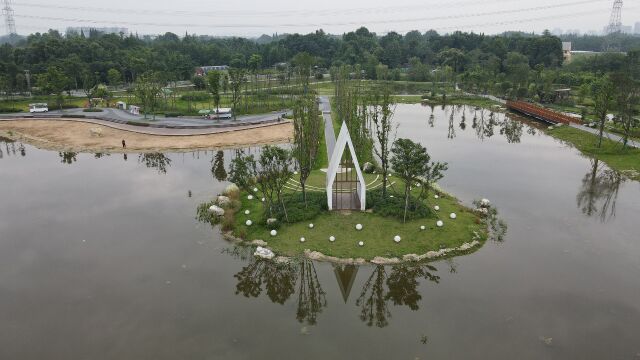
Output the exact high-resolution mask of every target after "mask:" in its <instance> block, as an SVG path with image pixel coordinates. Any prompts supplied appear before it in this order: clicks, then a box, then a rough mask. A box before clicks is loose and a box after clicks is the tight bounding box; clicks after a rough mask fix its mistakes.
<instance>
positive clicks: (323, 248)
mask: <svg viewBox="0 0 640 360" xmlns="http://www.w3.org/2000/svg"><path fill="white" fill-rule="evenodd" d="M322 174H324V173H320V174H318V172H315V173H314V174H313V175H314V176H315V177H314V179H313V183H314V184H315V185H322V184H324V179H322V180H320V179H321V178H322ZM369 179H371V180H373V179H375V175H371V177H370V178H369ZM310 180H311V179H310ZM320 182H321V183H322V184H320ZM290 191H291V190H290ZM390 191H391V192H392V193H394V196H401V195H400V194H399V193H395V192H394V191H393V190H392V189H390ZM260 198H261V196H260V195H257V196H255V197H254V199H252V200H248V199H247V194H243V195H242V196H241V202H242V206H241V207H240V209H239V211H238V212H237V213H236V218H235V230H234V234H235V235H236V236H239V237H241V238H244V239H245V240H248V241H252V240H258V239H259V240H264V241H267V242H268V243H269V247H270V248H271V249H273V250H274V251H275V252H276V253H278V254H282V255H288V256H296V255H300V254H302V253H303V252H304V250H305V249H309V250H312V251H319V252H321V253H323V254H325V255H328V256H335V257H340V258H363V259H365V260H371V259H373V258H374V257H376V256H382V257H402V256H403V255H406V254H418V255H421V254H425V253H427V252H429V251H436V250H439V249H441V248H455V247H459V246H460V245H462V244H464V243H468V242H471V241H472V239H473V238H474V232H476V233H478V234H480V235H481V236H482V241H484V240H485V239H486V225H484V223H483V222H482V221H481V219H480V218H479V217H478V215H477V214H475V213H473V212H472V211H471V210H470V209H468V208H466V207H465V206H463V205H461V204H460V203H459V202H458V200H457V199H455V198H453V197H451V196H448V195H445V194H441V196H440V198H439V199H435V198H433V196H431V199H430V203H429V206H431V207H432V208H433V206H435V205H438V206H439V207H440V211H435V210H434V211H432V212H431V214H430V215H429V216H428V217H426V218H423V219H418V220H412V221H407V223H403V222H402V221H401V220H398V219H396V218H387V217H382V216H379V215H376V214H373V213H370V212H360V211H352V212H323V213H322V214H320V215H319V216H317V217H316V218H314V219H313V220H309V221H304V222H300V223H294V224H283V225H281V226H280V228H279V229H278V230H277V231H278V234H277V236H271V235H270V231H271V230H272V229H271V228H269V227H268V226H267V225H266V224H262V222H263V221H262V219H263V218H264V209H263V206H262V202H261V201H260ZM245 210H249V211H250V214H249V215H245ZM451 213H456V215H457V218H456V219H450V217H449V215H450V214H451ZM247 220H251V221H252V222H253V224H252V225H251V226H247V225H246V221H247ZM438 220H442V221H443V222H444V226H443V227H437V226H436V222H437V221H438ZM311 223H313V224H314V227H313V229H310V228H309V224H311ZM356 224H362V225H363V230H361V231H358V230H356V228H355V226H356ZM423 225H424V226H425V227H426V230H421V229H420V227H421V226H423ZM396 235H399V236H400V237H401V238H402V240H401V242H400V243H395V242H394V237H395V236H396ZM330 236H335V237H336V241H335V242H333V243H332V242H330V241H329V237H330ZM301 237H304V238H305V240H306V241H305V242H304V243H302V242H300V238H301ZM360 241H363V242H364V243H365V245H364V246H362V247H361V246H359V245H358V243H359V242H360ZM477 248H479V247H477ZM477 248H476V249H477Z"/></svg>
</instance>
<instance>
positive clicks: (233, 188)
mask: <svg viewBox="0 0 640 360" xmlns="http://www.w3.org/2000/svg"><path fill="white" fill-rule="evenodd" d="M239 192H240V188H239V187H238V185H236V184H229V185H227V187H226V188H224V191H223V192H222V195H225V196H229V195H232V194H237V193H239Z"/></svg>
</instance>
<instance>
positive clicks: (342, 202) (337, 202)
mask: <svg viewBox="0 0 640 360" xmlns="http://www.w3.org/2000/svg"><path fill="white" fill-rule="evenodd" d="M347 147H348V148H349V153H347V152H346V150H347ZM353 170H355V173H356V174H355V175H354V174H353V173H354V171H353ZM366 199H367V183H366V182H365V180H364V176H363V175H362V170H360V164H359V163H358V158H357V156H356V150H355V148H354V147H353V142H352V141H351V135H350V134H349V129H347V125H346V124H345V123H342V128H341V129H340V134H339V135H338V139H337V140H336V145H335V147H334V148H333V154H331V159H330V161H329V169H328V170H327V202H328V205H329V210H357V209H360V210H362V211H365V210H366Z"/></svg>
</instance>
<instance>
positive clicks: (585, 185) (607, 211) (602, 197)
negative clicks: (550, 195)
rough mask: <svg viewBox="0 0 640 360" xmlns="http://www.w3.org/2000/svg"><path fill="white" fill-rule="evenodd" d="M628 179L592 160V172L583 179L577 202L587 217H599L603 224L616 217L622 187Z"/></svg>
mask: <svg viewBox="0 0 640 360" xmlns="http://www.w3.org/2000/svg"><path fill="white" fill-rule="evenodd" d="M625 181H626V179H625V178H624V177H623V176H621V175H620V173H618V172H616V171H614V170H611V169H608V168H606V166H605V165H604V163H601V162H600V161H599V160H597V159H591V170H590V171H589V172H588V173H586V174H585V176H584V178H583V179H582V186H581V188H580V191H579V192H578V195H577V196H576V202H577V204H578V208H580V210H581V211H582V213H583V214H585V215H587V216H595V215H599V216H600V220H601V221H602V222H606V221H608V220H610V219H611V218H613V217H615V216H616V202H617V200H618V192H619V190H620V185H622V183H624V182H625Z"/></svg>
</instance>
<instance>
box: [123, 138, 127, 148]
mask: <svg viewBox="0 0 640 360" xmlns="http://www.w3.org/2000/svg"><path fill="white" fill-rule="evenodd" d="M122 148H123V149H126V148H127V143H126V142H124V139H122Z"/></svg>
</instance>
